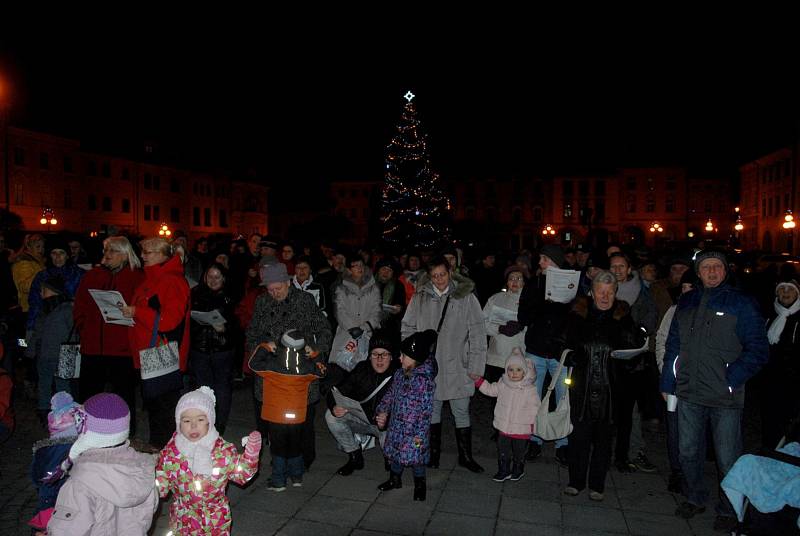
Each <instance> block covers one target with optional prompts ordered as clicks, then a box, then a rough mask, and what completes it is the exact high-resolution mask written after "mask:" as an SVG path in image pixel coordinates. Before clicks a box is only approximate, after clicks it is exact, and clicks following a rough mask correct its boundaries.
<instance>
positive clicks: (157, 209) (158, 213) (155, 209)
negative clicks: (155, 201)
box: [153, 205, 161, 221]
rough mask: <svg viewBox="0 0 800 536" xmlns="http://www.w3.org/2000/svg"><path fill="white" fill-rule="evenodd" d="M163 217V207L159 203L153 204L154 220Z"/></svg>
mask: <svg viewBox="0 0 800 536" xmlns="http://www.w3.org/2000/svg"><path fill="white" fill-rule="evenodd" d="M160 219H161V207H160V206H159V205H153V221H158V220H160Z"/></svg>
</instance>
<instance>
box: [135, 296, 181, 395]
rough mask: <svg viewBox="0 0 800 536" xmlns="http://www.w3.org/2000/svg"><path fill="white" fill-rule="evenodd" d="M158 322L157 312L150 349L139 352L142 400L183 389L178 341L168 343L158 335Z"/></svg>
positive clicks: (162, 336)
mask: <svg viewBox="0 0 800 536" xmlns="http://www.w3.org/2000/svg"><path fill="white" fill-rule="evenodd" d="M160 320H161V313H160V312H157V313H156V321H155V322H154V323H153V336H152V337H151V338H150V347H149V348H145V349H144V350H139V363H140V368H139V372H140V374H141V377H142V396H143V397H144V398H155V397H158V396H161V395H163V394H164V393H167V392H169V391H174V390H178V389H181V388H182V387H183V379H182V378H181V372H180V357H179V356H180V352H179V348H178V341H170V340H168V339H167V338H166V336H164V335H161V334H159V333H158V323H159V321H160Z"/></svg>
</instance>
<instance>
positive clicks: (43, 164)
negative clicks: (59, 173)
mask: <svg viewBox="0 0 800 536" xmlns="http://www.w3.org/2000/svg"><path fill="white" fill-rule="evenodd" d="M39 168H40V169H50V156H49V155H48V154H47V153H45V152H41V153H39Z"/></svg>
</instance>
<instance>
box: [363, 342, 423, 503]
mask: <svg viewBox="0 0 800 536" xmlns="http://www.w3.org/2000/svg"><path fill="white" fill-rule="evenodd" d="M436 337H437V335H436V332H435V331H433V330H432V329H429V330H427V331H423V332H417V333H414V334H413V335H411V336H410V337H408V338H407V339H406V340H404V341H403V342H402V344H401V350H402V355H401V357H400V364H401V365H402V368H401V369H400V370H398V371H397V372H395V373H394V379H393V380H392V385H391V387H390V388H389V390H388V391H387V392H386V394H385V395H384V396H383V399H382V400H381V401H380V403H379V404H378V407H377V408H376V409H375V414H376V415H375V421H376V422H377V424H378V427H379V428H384V427H385V426H386V423H387V419H388V423H389V431H388V434H387V435H386V441H385V442H384V445H383V454H384V456H385V457H386V460H387V461H388V462H389V463H390V469H389V480H387V481H386V482H384V483H383V484H381V485H380V486H378V489H379V490H381V491H388V490H390V489H397V488H402V487H403V481H402V478H401V477H402V474H403V468H404V467H409V466H410V467H411V468H412V470H413V472H414V500H415V501H424V500H425V496H426V491H427V488H426V483H425V465H426V464H427V463H428V460H429V458H430V442H429V440H428V438H429V434H430V427H431V415H432V414H433V393H434V391H435V390H436V382H435V381H434V378H435V377H436V371H437V367H436V360H435V359H434V357H433V355H434V352H435V345H436Z"/></svg>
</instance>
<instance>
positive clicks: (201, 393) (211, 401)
mask: <svg viewBox="0 0 800 536" xmlns="http://www.w3.org/2000/svg"><path fill="white" fill-rule="evenodd" d="M216 403H217V397H215V396H214V391H213V390H212V389H211V388H210V387H206V386H205V385H204V386H202V387H200V388H199V389H195V390H194V391H192V392H189V393H186V394H185V395H183V396H182V397H181V399H180V400H178V405H177V406H176V407H175V428H176V429H177V430H180V429H181V414H182V413H183V412H184V411H186V410H187V409H199V410H200V411H202V412H203V413H205V414H206V417H208V426H209V428H213V427H214V425H215V423H216V421H217V412H216V411H215V410H214V405H215V404H216Z"/></svg>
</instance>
